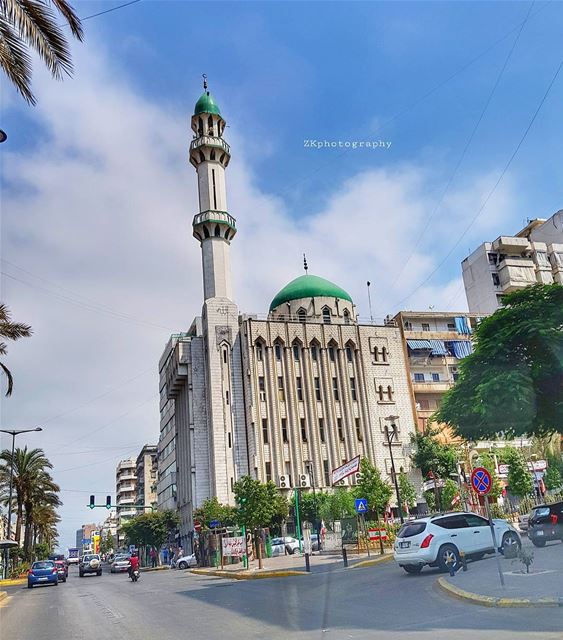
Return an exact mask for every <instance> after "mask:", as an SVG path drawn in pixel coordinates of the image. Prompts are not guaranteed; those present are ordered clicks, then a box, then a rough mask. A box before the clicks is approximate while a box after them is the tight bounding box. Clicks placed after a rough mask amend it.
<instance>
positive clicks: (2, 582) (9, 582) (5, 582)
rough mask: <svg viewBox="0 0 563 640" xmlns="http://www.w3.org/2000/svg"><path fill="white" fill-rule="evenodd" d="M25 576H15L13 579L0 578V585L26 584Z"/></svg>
mask: <svg viewBox="0 0 563 640" xmlns="http://www.w3.org/2000/svg"><path fill="white" fill-rule="evenodd" d="M26 583H27V578H15V579H14V580H0V587H14V586H16V585H20V584H26Z"/></svg>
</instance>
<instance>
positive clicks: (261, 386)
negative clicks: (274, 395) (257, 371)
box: [258, 376, 266, 402]
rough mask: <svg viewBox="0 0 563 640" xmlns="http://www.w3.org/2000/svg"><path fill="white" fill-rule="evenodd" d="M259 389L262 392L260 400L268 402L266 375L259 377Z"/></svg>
mask: <svg viewBox="0 0 563 640" xmlns="http://www.w3.org/2000/svg"><path fill="white" fill-rule="evenodd" d="M258 391H259V392H260V402H266V383H265V381H264V376H259V377H258Z"/></svg>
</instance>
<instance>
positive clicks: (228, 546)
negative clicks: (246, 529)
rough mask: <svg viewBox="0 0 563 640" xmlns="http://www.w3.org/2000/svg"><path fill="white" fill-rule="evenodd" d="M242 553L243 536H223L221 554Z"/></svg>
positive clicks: (240, 555) (239, 554) (236, 554)
mask: <svg viewBox="0 0 563 640" xmlns="http://www.w3.org/2000/svg"><path fill="white" fill-rule="evenodd" d="M243 554H244V538H243V537H242V536H234V537H233V538H223V555H224V556H239V557H242V555H243Z"/></svg>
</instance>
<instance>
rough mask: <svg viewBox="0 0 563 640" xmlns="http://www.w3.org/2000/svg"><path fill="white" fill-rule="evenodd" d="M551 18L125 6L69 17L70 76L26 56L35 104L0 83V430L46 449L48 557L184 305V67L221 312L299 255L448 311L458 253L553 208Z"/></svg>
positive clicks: (376, 307)
mask: <svg viewBox="0 0 563 640" xmlns="http://www.w3.org/2000/svg"><path fill="white" fill-rule="evenodd" d="M119 4H120V2H98V1H88V2H82V1H81V2H77V3H76V4H75V7H76V9H77V12H78V14H79V15H80V16H90V15H92V14H95V13H97V12H100V11H104V10H107V9H110V8H112V7H115V6H118V5H119ZM562 18H563V5H561V4H560V3H555V2H534V3H527V2H517V3H512V2H503V3H498V2H496V3H487V2H481V3H464V2H455V3H454V2H451V3H441V2H417V3H378V2H370V3H362V2H332V3H326V2H322V3H321V2H309V3H300V2H283V3H282V2H279V3H278V2H261V3H254V2H228V3H221V2H205V3H203V2H182V1H176V2H168V1H159V2H156V1H150V0H141V1H140V2H138V3H135V4H132V5H130V6H128V7H123V8H121V9H118V10H116V11H113V12H110V13H106V14H104V15H101V16H97V17H93V18H91V19H88V20H85V21H84V28H85V33H86V37H85V41H84V43H83V44H79V43H74V44H73V46H72V51H73V58H74V64H75V72H74V77H73V78H72V79H65V80H64V82H57V81H54V80H52V79H51V78H50V77H49V76H48V74H47V73H46V72H45V71H44V70H43V69H42V67H41V65H40V63H39V61H37V60H36V61H35V63H34V82H33V88H34V91H35V93H36V96H37V99H38V104H37V106H36V107H29V106H27V105H26V104H25V103H24V102H23V101H22V100H21V98H19V96H18V95H17V94H16V93H15V91H13V90H12V89H11V88H10V87H9V86H8V85H7V83H6V82H4V79H2V80H3V83H2V92H1V96H0V99H1V104H0V109H1V111H0V113H1V121H0V123H1V127H2V129H4V130H5V131H6V132H7V133H8V141H7V142H6V143H4V144H3V145H2V148H1V149H0V163H1V164H0V180H1V258H2V279H1V292H0V294H1V299H2V301H5V302H7V303H8V305H9V306H10V308H11V310H12V312H13V315H14V318H15V319H17V320H19V321H24V322H28V323H29V324H31V325H32V327H33V337H31V338H28V339H25V340H21V341H19V342H18V343H15V344H11V345H10V347H9V352H8V356H7V357H5V358H4V362H5V363H6V364H7V365H8V366H9V367H10V369H11V370H12V372H13V374H14V379H15V391H14V394H13V396H12V397H11V398H8V399H3V400H2V403H1V407H0V420H1V423H2V428H3V429H6V428H29V427H35V426H37V425H40V426H42V427H43V431H42V432H41V433H34V434H31V435H29V436H20V437H19V438H18V444H19V445H20V446H24V445H26V444H27V445H28V446H30V447H41V448H43V449H44V450H45V453H46V455H47V456H48V457H49V459H50V460H51V461H52V462H53V465H54V469H53V475H54V478H55V480H56V481H57V482H58V483H59V484H60V486H61V489H62V492H61V496H62V500H63V502H64V505H63V507H62V508H61V509H60V514H61V516H62V522H61V525H60V527H59V530H60V547H61V548H66V547H68V546H73V544H74V539H75V530H76V529H77V528H78V527H79V526H80V525H81V524H82V523H86V522H91V521H92V520H93V519H94V520H97V521H101V520H102V519H103V518H104V516H105V515H106V514H105V512H102V511H100V510H98V511H96V512H91V511H90V510H89V509H87V508H86V506H85V505H86V503H87V501H88V496H89V494H91V493H94V494H96V495H97V496H99V498H100V499H99V501H100V502H105V495H106V494H114V491H115V466H116V464H117V462H118V461H119V460H120V459H123V458H127V457H129V456H131V455H134V456H136V455H137V453H138V452H139V450H140V449H141V447H142V445H143V444H145V443H156V442H157V440H158V431H159V417H158V359H159V357H160V355H161V353H162V350H163V348H164V346H165V344H166V342H167V340H168V338H169V336H170V334H171V333H175V332H178V331H185V330H187V329H188V328H189V326H190V324H191V321H192V319H193V317H194V316H196V315H198V314H199V313H200V310H201V304H202V279H201V263H200V248H199V246H198V243H197V242H196V240H195V239H194V238H193V237H192V234H191V221H192V217H193V215H194V214H195V213H197V190H196V181H195V171H194V169H193V167H191V165H190V164H189V163H188V160H187V157H188V145H189V142H190V139H191V131H190V129H189V118H190V115H191V113H192V112H193V106H194V104H195V102H196V100H197V98H198V97H199V95H200V94H201V92H202V84H201V82H202V81H201V75H202V74H203V73H206V74H207V76H208V79H209V88H210V91H211V93H212V95H213V96H214V98H215V99H216V101H217V102H218V104H219V105H220V108H221V112H222V114H223V116H224V117H225V119H226V121H227V123H228V128H227V129H226V133H225V137H226V139H227V141H228V142H229V144H230V145H231V150H232V161H231V163H230V165H229V167H228V170H227V189H228V193H227V199H228V203H229V207H228V208H229V212H230V213H231V214H232V215H234V216H235V218H236V219H237V227H238V234H237V236H236V238H235V239H234V241H233V243H232V245H231V255H232V261H233V280H234V292H235V293H234V296H235V301H236V302H237V303H238V305H239V308H240V310H241V311H242V312H246V313H248V312H252V313H259V314H260V313H262V314H265V313H267V310H268V307H269V303H270V301H271V299H272V298H273V297H274V295H275V294H276V293H277V291H278V290H279V289H281V288H282V287H283V286H284V285H285V284H286V283H287V282H288V281H290V280H291V279H293V278H295V277H296V276H298V275H300V274H301V273H302V260H303V258H302V255H303V253H306V255H307V261H308V263H309V272H310V273H314V274H316V275H320V276H323V277H325V278H328V279H330V280H333V281H335V282H336V283H338V284H339V285H340V286H342V287H343V288H344V289H346V290H347V291H348V292H349V293H350V294H351V295H352V297H353V299H354V301H355V303H356V305H357V308H358V312H359V315H360V316H361V317H369V315H370V310H369V308H368V302H367V294H366V282H367V281H368V280H369V281H370V282H371V297H372V305H373V309H372V313H373V315H374V316H375V317H377V318H383V317H384V316H385V315H387V314H389V313H391V314H393V313H395V312H397V311H398V310H400V309H421V310H424V309H428V308H429V307H430V306H433V307H434V308H435V309H436V310H464V309H465V308H466V302H465V296H464V291H463V286H462V282H461V268H460V262H461V260H463V258H464V257H466V256H467V255H468V253H469V252H471V251H473V250H474V249H475V248H476V247H477V246H478V245H479V244H480V243H481V242H484V241H486V240H493V239H494V238H496V237H497V236H498V235H500V234H501V233H503V234H512V233H514V232H516V231H518V230H519V229H520V228H521V227H522V226H523V225H524V223H525V221H526V219H528V218H535V217H549V216H550V215H552V214H553V213H554V212H555V211H557V210H559V209H561V208H562V206H561V189H562V185H563V180H562V178H563V176H562V173H563V168H562V167H563V165H562V163H561V151H560V150H561V136H562V135H563V116H562V114H563V109H562V102H563V72H562V73H561V75H557V70H558V68H559V67H560V64H561V61H562V60H563V45H562V44H561V38H560V24H561V19H562ZM554 78H555V81H554ZM552 82H553V84H551V83H552ZM550 85H551V86H550ZM546 93H547V96H546ZM542 100H543V102H542ZM538 107H541V108H540V109H539V111H538V112H537V115H536V117H535V119H533V117H534V114H535V113H536V111H537V110H538ZM532 119H533V121H532ZM530 123H531V126H530ZM528 127H530V128H529V131H528V132H527V134H526V135H524V134H525V132H526V130H527V128H528ZM311 141H313V144H311ZM325 142H327V143H329V144H331V143H336V144H337V145H339V144H340V143H342V145H343V146H336V147H332V146H328V147H325V146H324V143H325ZM354 142H356V143H359V142H362V143H363V145H362V146H360V145H356V148H352V146H344V145H346V143H350V144H351V143H354ZM368 142H369V143H370V146H368V145H367V144H366V143H368ZM515 151H516V154H515V155H514V153H515ZM513 155H514V157H513V159H512V161H511V158H512V156H513ZM0 444H1V445H2V446H3V447H7V446H8V444H9V442H8V440H7V439H2V440H1V441H0Z"/></svg>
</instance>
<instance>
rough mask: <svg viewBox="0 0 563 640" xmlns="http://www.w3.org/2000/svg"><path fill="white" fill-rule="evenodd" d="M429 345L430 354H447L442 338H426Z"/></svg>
mask: <svg viewBox="0 0 563 640" xmlns="http://www.w3.org/2000/svg"><path fill="white" fill-rule="evenodd" d="M428 342H429V343H430V346H431V347H432V355H433V356H447V355H449V354H448V350H447V349H446V345H445V344H444V341H443V340H428Z"/></svg>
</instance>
